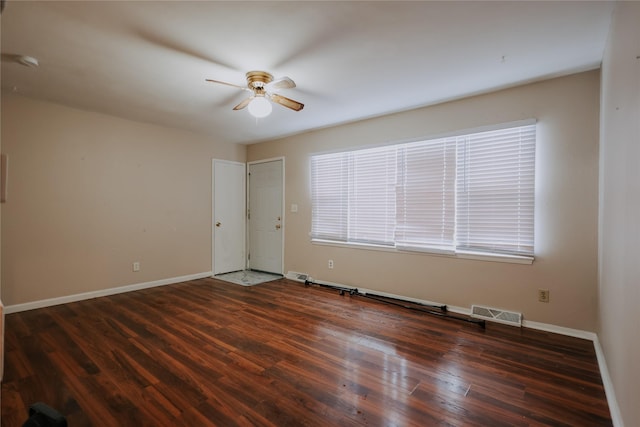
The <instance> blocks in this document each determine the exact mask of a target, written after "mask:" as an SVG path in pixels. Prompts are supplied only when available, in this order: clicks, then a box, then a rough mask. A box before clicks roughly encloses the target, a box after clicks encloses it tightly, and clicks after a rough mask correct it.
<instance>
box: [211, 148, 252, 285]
mask: <svg viewBox="0 0 640 427" xmlns="http://www.w3.org/2000/svg"><path fill="white" fill-rule="evenodd" d="M216 162H219V163H228V164H234V165H242V166H243V169H244V177H243V178H244V182H243V190H244V199H245V206H244V212H243V215H244V228H243V236H242V240H243V245H244V249H243V254H244V255H243V258H244V260H243V268H244V269H246V268H247V234H248V233H247V230H248V229H247V169H248V168H247V165H248V164H247V163H245V162H237V161H234V160H223V159H215V158H213V159H211V275H212V276H214V275H215V262H216V239H215V232H216V231H215V229H216V226H215V222H216V211H215V208H216V206H215V205H216V194H215V190H216V169H215V165H216Z"/></svg>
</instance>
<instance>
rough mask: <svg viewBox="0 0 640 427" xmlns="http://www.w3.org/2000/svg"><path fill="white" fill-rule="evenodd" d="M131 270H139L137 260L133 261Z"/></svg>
mask: <svg viewBox="0 0 640 427" xmlns="http://www.w3.org/2000/svg"><path fill="white" fill-rule="evenodd" d="M133 271H140V263H139V262H138V261H136V262H134V263H133Z"/></svg>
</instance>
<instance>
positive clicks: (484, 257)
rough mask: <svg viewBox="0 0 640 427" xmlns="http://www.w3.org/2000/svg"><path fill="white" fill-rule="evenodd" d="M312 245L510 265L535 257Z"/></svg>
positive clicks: (331, 243)
mask: <svg viewBox="0 0 640 427" xmlns="http://www.w3.org/2000/svg"><path fill="white" fill-rule="evenodd" d="M311 243H312V244H314V245H321V246H336V247H340V248H351V249H364V250H369V251H382V252H395V253H404V254H422V255H430V256H441V257H446V258H460V259H470V260H475V261H489V262H504V263H508V264H528V265H530V264H533V261H534V259H535V258H534V257H532V256H522V255H507V254H498V253H494V254H489V253H485V252H472V251H458V252H450V251H444V250H437V249H433V250H431V249H422V248H421V249H419V250H402V249H398V248H395V247H391V246H384V245H374V244H365V243H346V242H335V241H332V240H321V239H311Z"/></svg>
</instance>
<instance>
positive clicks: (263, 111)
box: [247, 96, 273, 118]
mask: <svg viewBox="0 0 640 427" xmlns="http://www.w3.org/2000/svg"><path fill="white" fill-rule="evenodd" d="M247 108H248V109H249V114H251V115H252V116H253V117H257V118H262V117H267V116H268V115H269V114H271V110H272V109H273V107H272V106H271V103H270V102H269V100H268V99H267V98H265V97H264V96H256V97H255V98H253V99H252V100H251V102H250V103H249V105H248V106H247Z"/></svg>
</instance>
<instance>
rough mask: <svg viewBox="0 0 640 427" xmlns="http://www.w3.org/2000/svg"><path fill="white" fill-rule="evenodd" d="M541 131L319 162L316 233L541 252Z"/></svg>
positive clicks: (481, 135)
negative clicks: (537, 238)
mask: <svg viewBox="0 0 640 427" xmlns="http://www.w3.org/2000/svg"><path fill="white" fill-rule="evenodd" d="M535 140H536V127H535V125H526V126H518V127H509V128H503V129H498V130H491V131H487V132H477V133H473V134H467V135H461V136H454V137H448V138H440V139H432V140H426V141H418V142H412V143H403V144H396V145H391V146H385V147H379V148H373V149H364V150H356V151H350V152H342V153H332V154H320V155H313V156H312V157H311V198H312V227H311V236H312V238H313V239H316V240H330V241H338V242H345V243H359V244H376V245H385V246H391V247H395V248H398V249H402V250H419V251H425V250H426V251H437V252H445V253H454V252H456V251H457V252H460V251H465V252H468V251H473V252H489V253H506V254H513V255H533V248H534V246H533V243H534V242H533V236H534V194H535V191H534V184H535Z"/></svg>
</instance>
